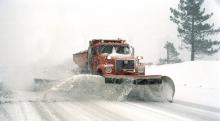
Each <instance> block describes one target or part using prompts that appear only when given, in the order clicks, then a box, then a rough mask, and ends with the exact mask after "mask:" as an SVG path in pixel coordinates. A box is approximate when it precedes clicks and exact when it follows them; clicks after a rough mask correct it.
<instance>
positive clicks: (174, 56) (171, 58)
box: [159, 41, 181, 64]
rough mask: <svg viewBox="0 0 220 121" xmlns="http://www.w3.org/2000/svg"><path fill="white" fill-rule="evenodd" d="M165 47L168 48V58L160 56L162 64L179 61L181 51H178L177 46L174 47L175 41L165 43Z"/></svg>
mask: <svg viewBox="0 0 220 121" xmlns="http://www.w3.org/2000/svg"><path fill="white" fill-rule="evenodd" d="M164 48H165V49H166V58H165V59H163V58H160V59H159V63H160V64H166V63H167V64H169V63H179V62H181V59H179V58H178V56H179V53H178V52H177V50H176V48H175V47H174V45H173V43H171V42H168V41H167V43H166V44H165V46H164Z"/></svg>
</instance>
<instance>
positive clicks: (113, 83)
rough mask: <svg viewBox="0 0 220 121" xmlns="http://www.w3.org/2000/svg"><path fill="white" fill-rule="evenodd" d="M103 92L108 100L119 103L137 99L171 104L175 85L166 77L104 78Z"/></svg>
mask: <svg viewBox="0 0 220 121" xmlns="http://www.w3.org/2000/svg"><path fill="white" fill-rule="evenodd" d="M105 84H106V86H105V92H107V93H106V95H108V98H111V99H116V100H119V101H122V100H125V99H128V100H129V99H138V100H145V101H168V102H173V96H174V93H175V85H174V82H173V80H172V79H171V78H169V77H167V76H145V77H143V76H141V77H134V78H133V77H106V78H105Z"/></svg>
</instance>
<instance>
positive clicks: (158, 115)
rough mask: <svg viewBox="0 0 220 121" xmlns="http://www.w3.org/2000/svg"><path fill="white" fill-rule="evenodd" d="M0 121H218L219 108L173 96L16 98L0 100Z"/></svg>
mask: <svg viewBox="0 0 220 121" xmlns="http://www.w3.org/2000/svg"><path fill="white" fill-rule="evenodd" d="M0 112H1V113H0V119H1V121H162V120H163V121H218V120H220V110H219V109H218V108H212V107H208V106H202V105H200V106H199V105H196V104H193V103H187V102H183V101H179V100H177V101H176V102H175V103H161V102H141V101H139V102H137V101H124V102H113V101H101V100H90V101H85V100H84V101H82V100H81V101H79V100H71V101H58V102H43V101H17V102H8V103H2V104H0Z"/></svg>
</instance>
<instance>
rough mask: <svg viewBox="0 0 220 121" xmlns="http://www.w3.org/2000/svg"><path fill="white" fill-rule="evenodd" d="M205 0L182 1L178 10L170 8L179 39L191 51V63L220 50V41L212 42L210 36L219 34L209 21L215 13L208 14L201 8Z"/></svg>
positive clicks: (219, 29)
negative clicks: (197, 57) (199, 57)
mask: <svg viewBox="0 0 220 121" xmlns="http://www.w3.org/2000/svg"><path fill="white" fill-rule="evenodd" d="M203 2H204V0H180V2H179V4H178V8H177V9H173V8H170V10H171V16H170V20H171V21H173V22H174V23H176V24H177V26H178V29H177V30H178V33H179V34H178V37H180V38H181V39H182V42H183V46H184V48H186V49H188V50H190V52H191V61H194V60H195V58H196V55H201V54H205V55H212V54H214V53H216V52H218V50H219V49H220V41H216V40H212V39H211V38H210V35H214V34H218V33H219V32H220V27H219V28H218V29H215V28H214V23H212V24H209V23H208V20H209V19H210V17H212V16H213V13H210V14H206V13H205V8H201V5H202V4H203Z"/></svg>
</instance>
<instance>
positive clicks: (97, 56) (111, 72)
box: [73, 39, 175, 102]
mask: <svg viewBox="0 0 220 121" xmlns="http://www.w3.org/2000/svg"><path fill="white" fill-rule="evenodd" d="M134 52H135V50H134V47H132V46H131V45H129V44H128V43H127V42H126V41H125V40H121V39H116V40H105V39H93V40H91V41H90V42H89V47H88V49H87V50H85V51H81V52H79V53H75V54H73V61H74V63H76V64H77V65H78V67H79V69H80V72H81V73H89V74H92V75H99V76H102V77H103V78H104V80H103V81H104V84H105V85H110V86H120V85H124V84H127V85H130V89H129V91H127V94H126V95H127V96H128V97H141V99H142V98H143V99H145V97H146V96H147V95H148V96H149V95H151V96H154V97H157V98H158V97H159V98H161V99H163V100H166V101H169V102H173V96H174V93H175V85H174V82H173V80H172V79H171V78H170V77H168V76H163V75H145V65H144V64H143V63H141V62H140V60H141V59H143V57H142V56H135V53H134ZM146 68H147V67H146ZM97 81H99V80H97ZM121 88H122V89H123V88H125V86H121ZM116 93H117V92H116Z"/></svg>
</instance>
